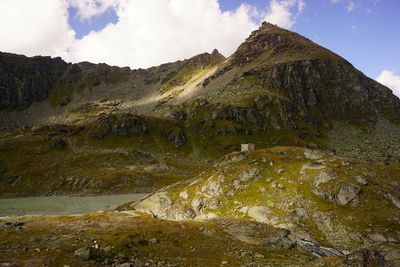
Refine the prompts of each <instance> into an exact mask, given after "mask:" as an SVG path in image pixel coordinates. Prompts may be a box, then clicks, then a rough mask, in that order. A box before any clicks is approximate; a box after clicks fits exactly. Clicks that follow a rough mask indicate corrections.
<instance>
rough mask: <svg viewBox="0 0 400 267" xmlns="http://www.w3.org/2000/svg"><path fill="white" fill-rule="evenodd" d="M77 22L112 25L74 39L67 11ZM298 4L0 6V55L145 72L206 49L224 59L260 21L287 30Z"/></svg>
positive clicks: (102, 0)
mask: <svg viewBox="0 0 400 267" xmlns="http://www.w3.org/2000/svg"><path fill="white" fill-rule="evenodd" d="M69 7H74V8H77V10H78V12H77V15H78V17H79V19H81V20H82V21H86V20H90V19H91V18H93V17H94V16H98V15H101V14H103V13H104V12H105V11H106V10H108V9H109V8H113V9H114V10H115V12H116V15H117V16H118V21H117V22H116V23H115V24H111V23H110V24H108V25H107V26H106V27H105V28H104V29H102V30H100V31H97V32H95V31H92V32H90V33H89V34H87V35H86V36H84V37H83V38H82V39H80V40H78V39H76V38H75V32H74V31H73V30H72V29H71V28H70V26H69V25H68V8H69ZM304 7H305V4H304V1H303V0H271V1H270V5H269V7H268V9H266V10H260V9H256V8H254V7H252V6H249V5H241V6H240V7H239V8H238V9H236V10H233V11H229V12H222V11H221V9H220V6H219V2H218V0H201V1H200V0H146V1H139V0H134V1H133V0H29V1H26V0H0V36H1V38H0V51H7V52H14V53H23V54H26V55H29V56H32V55H38V54H41V55H51V56H62V57H63V58H64V59H65V60H67V61H72V62H79V61H91V62H93V63H99V62H105V63H107V64H110V65H117V66H130V67H132V68H138V67H142V68H144V67H149V66H153V65H159V64H162V63H165V62H171V61H176V60H179V59H185V58H189V57H192V56H194V55H196V54H199V53H202V52H205V51H209V52H211V51H212V50H213V49H214V48H217V49H218V50H220V52H221V53H223V54H224V55H225V56H229V55H230V54H231V53H233V52H234V50H235V49H236V48H237V47H238V46H239V45H240V43H241V42H243V41H244V39H245V38H246V37H247V36H248V35H249V34H250V32H251V31H252V30H254V29H256V28H257V26H258V25H257V24H258V23H256V21H257V22H258V21H260V20H261V19H264V18H265V19H267V20H268V21H269V22H271V23H275V24H278V25H279V26H281V27H285V28H291V27H292V26H293V25H294V23H295V21H296V18H297V16H298V14H300V12H302V10H303V9H304Z"/></svg>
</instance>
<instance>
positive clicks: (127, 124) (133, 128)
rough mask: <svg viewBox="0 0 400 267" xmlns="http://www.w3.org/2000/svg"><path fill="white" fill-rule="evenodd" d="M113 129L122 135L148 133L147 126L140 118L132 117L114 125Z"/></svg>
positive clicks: (130, 135) (129, 135)
mask: <svg viewBox="0 0 400 267" xmlns="http://www.w3.org/2000/svg"><path fill="white" fill-rule="evenodd" d="M112 131H113V133H115V134H116V135H119V136H121V137H132V136H138V135H140V134H143V133H146V132H147V127H146V125H144V123H143V121H141V120H140V119H139V118H131V119H126V120H124V121H122V122H120V123H117V124H116V125H114V126H113V128H112Z"/></svg>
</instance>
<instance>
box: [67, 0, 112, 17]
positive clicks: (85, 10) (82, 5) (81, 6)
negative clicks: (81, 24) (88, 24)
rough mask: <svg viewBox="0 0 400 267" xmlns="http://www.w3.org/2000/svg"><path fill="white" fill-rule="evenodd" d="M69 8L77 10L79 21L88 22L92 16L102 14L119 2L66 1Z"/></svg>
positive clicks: (100, 0)
mask: <svg viewBox="0 0 400 267" xmlns="http://www.w3.org/2000/svg"><path fill="white" fill-rule="evenodd" d="M67 2H68V4H69V6H70V7H75V8H77V9H78V16H79V18H80V19H81V20H90V19H91V18H92V17H94V16H98V15H101V14H103V13H104V12H105V11H106V10H107V9H109V8H115V7H117V6H118V4H119V2H120V1H119V0H67Z"/></svg>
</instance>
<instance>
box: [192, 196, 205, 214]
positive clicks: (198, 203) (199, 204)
mask: <svg viewBox="0 0 400 267" xmlns="http://www.w3.org/2000/svg"><path fill="white" fill-rule="evenodd" d="M190 204H191V205H192V208H193V210H194V211H195V212H196V213H198V212H200V210H201V209H202V208H203V206H204V198H202V197H196V198H193V199H192V202H191V203H190Z"/></svg>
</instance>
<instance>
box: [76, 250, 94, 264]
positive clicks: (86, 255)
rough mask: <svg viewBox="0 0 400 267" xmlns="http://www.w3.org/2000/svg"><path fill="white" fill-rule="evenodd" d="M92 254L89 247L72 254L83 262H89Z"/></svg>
mask: <svg viewBox="0 0 400 267" xmlns="http://www.w3.org/2000/svg"><path fill="white" fill-rule="evenodd" d="M92 253H93V250H92V248H90V247H85V248H79V249H77V250H75V252H74V254H75V256H76V257H78V258H79V259H80V260H83V261H88V260H90V259H91V257H92Z"/></svg>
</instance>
